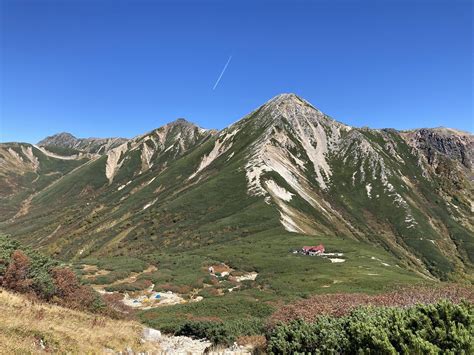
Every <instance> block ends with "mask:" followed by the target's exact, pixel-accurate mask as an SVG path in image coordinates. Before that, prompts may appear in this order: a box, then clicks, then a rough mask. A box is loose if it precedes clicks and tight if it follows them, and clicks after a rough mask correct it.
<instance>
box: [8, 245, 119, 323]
mask: <svg viewBox="0 0 474 355" xmlns="http://www.w3.org/2000/svg"><path fill="white" fill-rule="evenodd" d="M0 286H2V287H4V288H6V289H8V290H12V291H15V292H19V293H26V294H29V295H31V296H33V297H36V298H38V299H41V300H44V301H49V302H54V303H56V304H59V305H62V306H66V307H69V308H73V309H78V310H86V311H91V312H99V313H106V314H108V315H113V316H116V315H117V312H116V311H114V310H113V309H112V308H111V307H107V303H106V302H104V301H103V300H102V298H101V297H100V295H99V294H98V293H97V292H95V291H94V289H92V288H91V287H90V286H86V285H81V283H80V282H79V279H78V278H77V276H76V274H75V273H74V272H73V271H72V270H71V269H69V268H67V267H60V266H59V263H58V262H56V261H54V260H52V259H50V258H48V257H45V256H43V255H41V254H39V253H37V252H35V251H31V250H29V249H27V248H21V249H20V245H19V244H18V242H16V241H13V240H11V239H9V238H8V237H5V236H0Z"/></svg>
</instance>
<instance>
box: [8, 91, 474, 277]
mask: <svg viewBox="0 0 474 355" xmlns="http://www.w3.org/2000/svg"><path fill="white" fill-rule="evenodd" d="M79 141H80V140H79ZM79 141H78V140H77V139H75V138H74V137H70V136H68V135H65V134H60V135H57V136H54V137H53V138H48V139H46V140H44V141H42V142H40V144H39V146H38V147H36V146H31V145H26V144H19V143H14V144H2V145H1V146H0V154H1V155H0V158H1V159H2V161H1V165H0V177H1V178H2V180H1V181H0V186H1V198H2V201H4V203H3V206H5V207H4V213H3V214H2V220H3V222H1V224H0V229H1V230H2V231H4V232H8V233H10V234H12V235H13V236H15V237H17V238H20V239H21V240H22V241H24V242H27V243H30V244H34V245H36V246H39V247H41V248H43V249H44V250H46V251H49V252H50V253H54V254H56V255H58V256H60V257H63V258H67V259H71V258H72V259H78V258H79V259H80V258H83V257H85V256H90V255H94V256H97V255H137V254H142V253H144V252H145V253H146V252H152V251H156V250H161V249H163V248H165V249H169V250H176V251H179V250H183V251H184V250H188V249H189V248H193V247H196V246H202V245H213V244H221V243H232V242H233V241H236V240H240V239H241V238H247V237H250V236H254V235H256V234H258V233H259V232H263V231H268V230H271V229H274V228H277V229H280V230H285V231H286V232H288V233H289V238H291V234H292V233H299V234H307V235H314V236H318V235H324V236H334V237H335V238H336V237H337V238H341V237H342V238H350V239H353V240H359V241H363V242H365V243H369V244H372V245H374V246H376V247H378V248H381V249H385V250H387V251H389V252H390V253H392V255H394V256H395V257H396V258H398V259H399V260H400V263H401V265H402V266H403V267H405V268H408V269H410V270H413V271H415V272H417V273H419V274H420V275H424V276H425V277H429V278H433V277H434V278H442V279H444V278H458V277H461V278H469V274H470V273H471V272H472V265H473V262H474V236H473V235H474V222H473V219H472V212H473V211H472V203H471V201H472V198H473V170H472V160H473V145H474V139H473V136H472V135H471V134H469V133H463V132H458V131H454V130H450V129H444V128H443V129H439V128H437V129H419V130H413V131H404V132H399V131H395V130H392V129H387V130H374V129H368V128H355V127H350V126H347V125H344V124H342V123H340V122H337V121H335V120H334V119H332V118H330V117H328V116H327V115H325V114H323V113H322V112H320V111H319V110H317V109H316V108H314V107H313V106H312V105H311V104H309V103H308V102H306V101H305V100H303V99H301V98H299V97H298V96H296V95H293V94H283V95H279V96H277V97H275V98H273V99H272V100H270V101H269V102H267V103H266V104H264V105H262V106H261V107H259V108H258V109H256V110H255V111H253V112H252V113H250V114H249V115H247V116H246V117H244V118H242V119H241V120H240V121H238V122H236V123H235V124H233V125H231V126H229V127H227V128H225V129H223V130H222V131H220V132H217V131H212V130H204V129H201V128H199V127H197V126H195V125H193V124H192V123H189V122H187V121H185V120H183V119H180V120H177V121H175V122H172V123H170V124H168V125H165V126H163V127H161V128H159V129H157V130H154V131H152V132H149V133H147V134H145V135H142V136H139V137H136V138H134V139H131V140H128V141H124V142H118V141H113V140H104V141H101V143H100V144H98V145H97V144H95V143H94V144H92V143H90V142H89V143H87V142H85V141H80V143H78V142H79ZM119 143H121V144H119ZM99 146H100V147H99ZM51 147H62V148H64V149H65V148H68V149H75V150H77V151H78V153H75V154H73V155H71V154H69V155H68V156H67V159H65V157H64V154H63V156H62V157H58V156H56V154H59V151H58V152H57V153H54V154H55V155H52V154H53V153H52V152H51V151H50V149H54V148H51ZM12 151H13V152H15V153H12ZM48 152H49V153H48ZM37 160H38V161H37ZM43 161H46V162H47V164H46V163H44V162H43ZM66 163H67V164H66ZM45 164H46V165H45ZM37 177H38V179H39V180H41V179H46V177H48V179H47V181H46V182H44V183H43V184H41V185H38V184H37V182H34V180H35V179H36V178H37ZM18 182H21V183H18ZM35 184H36V185H35ZM12 186H15V187H12ZM25 201H27V202H25ZM25 204H26V205H27V206H28V208H26V209H25ZM19 211H22V212H21V213H20V212H19Z"/></svg>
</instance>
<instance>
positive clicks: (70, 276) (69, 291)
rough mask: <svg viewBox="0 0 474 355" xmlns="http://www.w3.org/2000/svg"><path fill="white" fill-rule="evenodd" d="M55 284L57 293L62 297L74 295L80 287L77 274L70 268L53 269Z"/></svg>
mask: <svg viewBox="0 0 474 355" xmlns="http://www.w3.org/2000/svg"><path fill="white" fill-rule="evenodd" d="M52 277H53V282H54V285H55V286H56V295H57V296H58V297H62V298H70V297H72V296H74V294H75V292H76V291H77V289H78V288H79V281H78V279H77V276H76V274H75V273H74V272H73V271H72V270H71V269H68V268H56V269H53V270H52Z"/></svg>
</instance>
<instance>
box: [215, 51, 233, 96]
mask: <svg viewBox="0 0 474 355" xmlns="http://www.w3.org/2000/svg"><path fill="white" fill-rule="evenodd" d="M231 60H232V56H229V59H227V63H225V65H224V69H222V72H221V75H219V77H218V78H217V81H216V83H215V84H214V87H213V88H212V90H215V89H216V87H217V85H218V84H219V81H221V78H222V75H224V73H225V70H226V69H227V67H228V66H229V63H230V61H231Z"/></svg>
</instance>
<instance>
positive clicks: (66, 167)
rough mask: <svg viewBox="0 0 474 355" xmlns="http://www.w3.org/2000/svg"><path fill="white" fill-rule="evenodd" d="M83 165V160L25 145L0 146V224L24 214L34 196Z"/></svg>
mask: <svg viewBox="0 0 474 355" xmlns="http://www.w3.org/2000/svg"><path fill="white" fill-rule="evenodd" d="M87 161H88V157H87V156H78V157H77V158H76V159H67V157H66V158H64V157H61V156H57V155H56V154H55V153H51V152H49V151H45V150H41V149H40V148H39V147H37V146H33V145H31V144H27V143H2V144H0V220H1V221H5V220H8V219H10V218H12V217H14V216H15V214H19V215H22V214H26V213H27V212H28V210H29V202H30V200H31V199H32V197H33V196H34V195H35V194H36V193H38V192H40V191H41V190H43V189H45V188H46V187H47V186H49V185H51V184H52V183H53V182H55V181H57V180H59V179H60V178H62V177H63V176H65V175H66V174H68V173H69V172H71V171H73V170H74V169H76V168H78V167H79V166H81V165H83V164H85V163H86V162H87Z"/></svg>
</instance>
